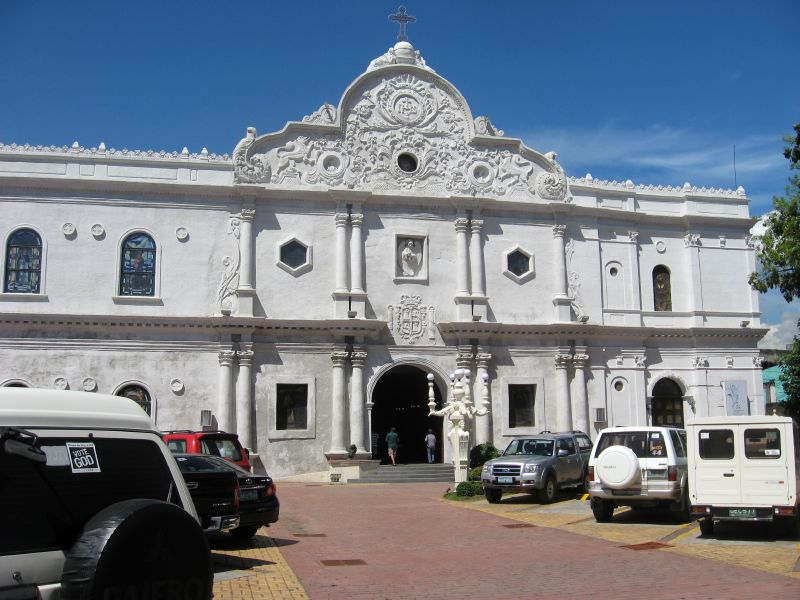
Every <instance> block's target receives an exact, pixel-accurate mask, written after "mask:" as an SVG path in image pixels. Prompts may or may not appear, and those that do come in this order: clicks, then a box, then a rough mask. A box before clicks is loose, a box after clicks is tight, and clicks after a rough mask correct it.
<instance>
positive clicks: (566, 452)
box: [558, 448, 569, 456]
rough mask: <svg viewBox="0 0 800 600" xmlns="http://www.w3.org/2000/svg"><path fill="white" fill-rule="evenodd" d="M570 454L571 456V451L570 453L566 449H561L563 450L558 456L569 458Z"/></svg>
mask: <svg viewBox="0 0 800 600" xmlns="http://www.w3.org/2000/svg"><path fill="white" fill-rule="evenodd" d="M568 454H569V451H568V450H565V449H564V448H561V449H560V450H559V451H558V456H567V455H568Z"/></svg>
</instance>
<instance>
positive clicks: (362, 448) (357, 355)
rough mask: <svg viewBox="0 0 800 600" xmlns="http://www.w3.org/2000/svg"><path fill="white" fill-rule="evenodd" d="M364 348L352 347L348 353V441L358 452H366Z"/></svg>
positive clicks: (365, 357)
mask: <svg viewBox="0 0 800 600" xmlns="http://www.w3.org/2000/svg"><path fill="white" fill-rule="evenodd" d="M366 360H367V353H366V352H365V349H364V348H359V347H354V348H353V352H352V353H351V354H350V362H351V363H352V365H353V375H352V377H351V379H350V443H351V444H355V446H356V452H357V453H358V454H362V453H363V454H366V452H367V448H366V445H365V443H364V440H365V439H366V437H367V436H366V432H365V429H366V421H365V420H364V362H365V361H366Z"/></svg>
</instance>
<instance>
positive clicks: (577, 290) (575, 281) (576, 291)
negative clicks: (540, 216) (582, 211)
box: [553, 226, 589, 323]
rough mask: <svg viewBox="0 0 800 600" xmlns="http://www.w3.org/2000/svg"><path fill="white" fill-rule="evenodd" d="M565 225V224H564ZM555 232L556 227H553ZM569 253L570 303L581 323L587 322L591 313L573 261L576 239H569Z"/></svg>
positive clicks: (567, 250) (568, 287)
mask: <svg viewBox="0 0 800 600" xmlns="http://www.w3.org/2000/svg"><path fill="white" fill-rule="evenodd" d="M562 227H563V226H562ZM553 231H554V232H555V227H554V228H553ZM565 251H566V255H567V295H569V297H570V300H571V302H570V305H571V306H572V310H573V311H575V319H576V320H577V321H578V322H579V323H586V321H588V320H589V315H588V314H586V310H585V308H584V304H583V297H582V296H581V280H580V275H578V272H577V271H576V270H575V264H574V261H573V258H574V255H575V240H569V241H568V242H567V244H566V247H565Z"/></svg>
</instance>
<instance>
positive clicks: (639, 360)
mask: <svg viewBox="0 0 800 600" xmlns="http://www.w3.org/2000/svg"><path fill="white" fill-rule="evenodd" d="M633 364H635V365H636V366H637V367H639V368H642V367H645V366H646V358H645V356H644V354H637V355H636V356H634V357H633Z"/></svg>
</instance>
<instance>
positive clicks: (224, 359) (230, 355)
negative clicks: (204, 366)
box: [217, 350, 236, 367]
mask: <svg viewBox="0 0 800 600" xmlns="http://www.w3.org/2000/svg"><path fill="white" fill-rule="evenodd" d="M217 357H218V358H219V364H220V365H221V366H227V367H229V366H231V365H232V364H233V361H234V360H236V352H235V351H233V350H222V351H221V352H219V354H217Z"/></svg>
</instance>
